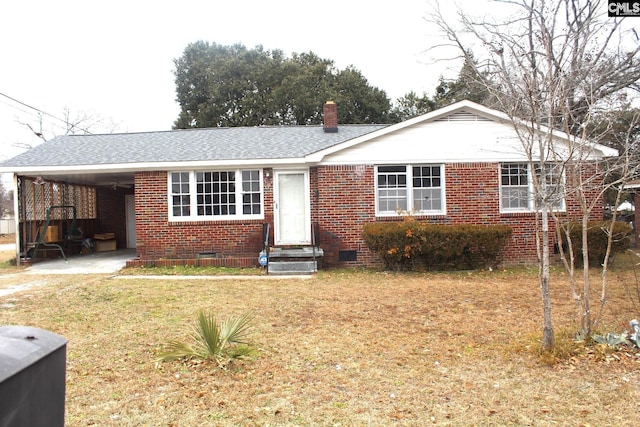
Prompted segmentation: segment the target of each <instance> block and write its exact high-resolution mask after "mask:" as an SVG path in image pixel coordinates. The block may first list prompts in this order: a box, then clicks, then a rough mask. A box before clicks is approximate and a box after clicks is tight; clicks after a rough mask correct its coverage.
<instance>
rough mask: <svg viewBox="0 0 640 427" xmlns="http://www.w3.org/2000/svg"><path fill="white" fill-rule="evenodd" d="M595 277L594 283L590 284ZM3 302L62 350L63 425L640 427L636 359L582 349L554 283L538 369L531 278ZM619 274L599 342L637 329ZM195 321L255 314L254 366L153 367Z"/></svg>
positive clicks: (114, 284)
mask: <svg viewBox="0 0 640 427" xmlns="http://www.w3.org/2000/svg"><path fill="white" fill-rule="evenodd" d="M595 277H597V276H595ZM30 280H34V281H37V280H44V281H45V283H44V284H41V286H38V287H33V288H31V289H28V290H25V291H22V292H20V293H17V294H14V295H11V296H7V297H4V298H2V297H0V324H25V325H31V326H36V327H39V328H43V329H47V330H51V331H53V332H55V333H57V334H60V335H62V336H64V337H66V338H67V339H68V340H69V344H68V348H67V405H66V411H67V415H66V421H67V425H68V426H91V425H101V426H110V425H114V426H115V425H118V426H140V425H144V426H203V425H207V426H236V425H238V426H245V425H246V426H253V425H256V426H258V425H259V426H267V425H268V426H388V425H397V426H423V425H451V426H467V425H536V426H544V425H570V426H579V425H584V426H586V425H594V426H595V425H598V426H605V425H617V426H620V425H637V423H638V419H637V415H635V408H636V407H637V402H638V399H639V398H640V374H639V372H640V359H638V358H637V357H636V355H635V354H632V353H628V352H627V353H624V352H617V353H612V352H606V351H600V350H598V349H597V348H589V349H587V348H580V347H579V346H577V345H575V344H573V341H572V340H571V339H570V331H573V330H575V322H574V320H575V308H574V307H573V304H572V303H571V301H570V299H569V292H568V287H567V285H566V277H564V275H563V274H562V273H559V272H556V273H554V278H553V288H554V300H555V305H554V320H555V326H556V331H557V335H558V341H559V342H558V347H559V349H560V351H559V354H558V355H557V359H556V360H555V363H553V364H549V363H544V361H543V360H542V359H541V357H540V355H539V354H538V350H537V348H538V341H539V339H540V333H539V330H540V317H541V309H540V306H541V304H540V296H539V289H538V285H537V280H536V274H535V270H531V271H528V270H513V271H494V272H464V273H424V274H410V273H406V274H392V273H382V272H354V271H330V272H320V273H319V274H318V275H317V276H316V277H314V278H312V279H307V280H297V279H282V280H273V279H270V280H265V279H264V278H262V279H261V278H244V277H238V278H236V279H233V280H227V279H224V280H221V279H217V280H212V279H203V278H195V277H194V278H192V279H187V280H181V279H178V278H172V277H167V278H166V279H162V280H153V279H146V278H133V277H121V278H116V279H110V278H108V277H106V276H95V277H90V278H89V277H86V276H62V277H58V278H51V277H49V278H40V279H38V278H37V277H31V278H30ZM634 280H635V279H634V278H633V274H632V273H631V272H630V271H629V270H627V269H621V270H619V271H613V272H612V273H611V275H610V286H611V288H610V292H611V296H610V301H609V304H608V306H607V309H606V310H605V314H604V317H603V319H602V322H603V323H602V324H603V328H608V330H611V331H615V332H620V331H622V330H623V329H624V327H626V322H628V320H630V319H631V318H633V317H637V316H639V315H640V313H638V310H637V308H634V307H633V305H632V304H631V303H630V301H629V299H628V298H627V296H628V292H629V291H630V290H632V289H633V287H631V288H630V289H629V290H625V286H626V285H629V284H631V283H635V282H634ZM199 309H205V310H214V311H215V312H216V313H217V314H218V315H219V316H220V317H226V316H228V315H239V314H242V313H243V312H245V311H246V310H253V311H254V312H255V319H254V322H253V326H252V330H251V331H252V332H251V342H252V344H253V346H254V347H256V348H257V349H258V350H259V356H258V357H257V359H256V360H254V361H244V362H237V363H236V364H234V365H232V366H231V367H230V368H229V369H228V370H226V371H222V370H219V369H217V368H215V366H214V365H213V364H210V363H201V364H184V363H180V362H176V363H160V364H158V363H157V355H158V352H159V351H160V349H161V348H162V347H163V345H164V344H166V343H167V342H168V341H169V340H171V339H180V340H186V339H187V334H188V332H189V328H190V326H191V325H192V324H193V322H194V320H195V315H196V313H197V311H198V310H199Z"/></svg>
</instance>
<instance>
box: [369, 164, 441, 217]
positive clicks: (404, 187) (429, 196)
mask: <svg viewBox="0 0 640 427" xmlns="http://www.w3.org/2000/svg"><path fill="white" fill-rule="evenodd" d="M442 171H443V167H442V165H393V166H378V167H377V168H376V214H377V215H395V214H399V213H407V212H409V213H417V214H441V213H444V177H443V173H442Z"/></svg>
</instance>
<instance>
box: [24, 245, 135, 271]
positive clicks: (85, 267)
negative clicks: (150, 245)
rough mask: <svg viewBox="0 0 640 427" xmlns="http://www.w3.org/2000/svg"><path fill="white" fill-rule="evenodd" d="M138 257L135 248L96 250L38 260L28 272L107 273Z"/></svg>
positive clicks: (117, 269)
mask: <svg viewBox="0 0 640 427" xmlns="http://www.w3.org/2000/svg"><path fill="white" fill-rule="evenodd" d="M135 257H136V250H135V249H122V250H117V251H107V252H96V253H93V254H86V255H73V256H70V257H68V258H67V261H65V260H64V259H62V258H58V259H51V260H49V259H47V260H37V261H36V262H34V263H33V264H32V265H30V266H29V267H27V269H26V270H25V273H27V274H45V275H46V274H107V273H117V272H118V271H120V269H122V268H123V267H124V266H125V265H126V264H127V261H128V260H130V259H133V258H135Z"/></svg>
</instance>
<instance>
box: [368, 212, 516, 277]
mask: <svg viewBox="0 0 640 427" xmlns="http://www.w3.org/2000/svg"><path fill="white" fill-rule="evenodd" d="M510 236H511V228H510V227H508V226H503V225H490V226H483V225H439V224H428V223H424V222H419V221H415V220H413V219H411V218H409V219H407V220H405V221H402V222H375V223H370V224H365V226H364V228H363V238H364V241H365V243H366V244H367V246H368V247H369V249H370V250H371V251H373V252H375V253H377V254H378V255H380V257H381V258H382V260H383V261H384V263H385V266H386V267H387V268H389V269H395V270H412V269H415V268H426V269H440V270H441V269H463V268H480V267H483V266H486V265H496V264H498V263H499V262H500V260H501V259H500V255H501V252H502V248H503V247H504V245H505V243H506V241H507V239H508V238H509V237H510Z"/></svg>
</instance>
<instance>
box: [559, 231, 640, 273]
mask: <svg viewBox="0 0 640 427" xmlns="http://www.w3.org/2000/svg"><path fill="white" fill-rule="evenodd" d="M610 225H611V221H592V222H589V223H587V242H588V245H589V247H588V249H589V265H592V266H596V265H602V263H603V262H604V256H605V254H606V251H607V239H608V230H609V226H610ZM562 227H563V234H562V238H563V239H564V240H563V248H565V251H566V248H567V242H566V234H565V232H566V230H567V229H568V230H569V237H570V238H571V244H572V247H573V252H574V254H575V257H576V264H577V265H582V223H580V222H578V221H572V222H569V223H567V224H564V225H563V226H562ZM612 234H613V240H612V241H611V255H610V256H611V257H613V256H614V255H615V254H617V253H620V252H624V251H626V250H627V249H629V247H630V246H631V240H632V236H633V227H631V226H630V225H629V224H627V223H625V222H615V223H614V224H613V230H612Z"/></svg>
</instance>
